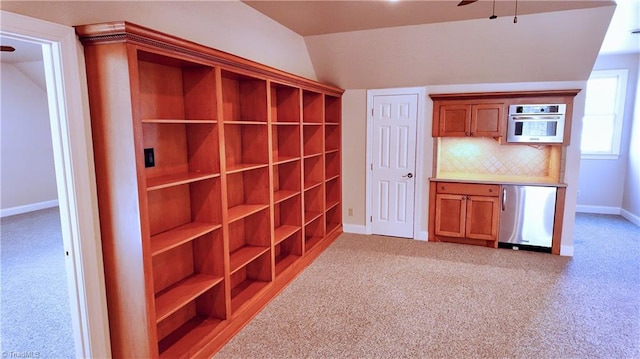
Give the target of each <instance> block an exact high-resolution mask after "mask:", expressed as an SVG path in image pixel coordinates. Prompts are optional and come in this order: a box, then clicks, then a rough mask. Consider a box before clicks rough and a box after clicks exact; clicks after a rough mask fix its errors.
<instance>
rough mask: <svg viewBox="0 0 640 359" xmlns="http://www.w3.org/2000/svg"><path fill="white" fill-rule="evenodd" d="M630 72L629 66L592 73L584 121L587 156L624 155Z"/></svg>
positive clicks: (605, 157)
mask: <svg viewBox="0 0 640 359" xmlns="http://www.w3.org/2000/svg"><path fill="white" fill-rule="evenodd" d="M627 74H628V70H626V69H623V70H602V71H593V72H592V73H591V77H589V81H587V93H586V96H587V98H586V102H585V109H584V119H583V124H582V144H581V146H580V150H581V152H582V158H583V159H617V158H618V156H619V155H620V138H621V137H622V120H623V117H624V100H625V95H626V91H627Z"/></svg>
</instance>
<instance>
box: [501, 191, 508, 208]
mask: <svg viewBox="0 0 640 359" xmlns="http://www.w3.org/2000/svg"><path fill="white" fill-rule="evenodd" d="M506 204H507V189H506V188H504V187H502V211H503V212H504V211H505V210H506Z"/></svg>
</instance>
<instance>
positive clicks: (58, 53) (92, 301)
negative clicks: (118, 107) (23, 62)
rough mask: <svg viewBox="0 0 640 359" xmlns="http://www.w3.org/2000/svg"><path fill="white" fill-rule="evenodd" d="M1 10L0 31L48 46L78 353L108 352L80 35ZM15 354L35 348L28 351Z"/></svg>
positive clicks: (48, 83) (46, 60)
mask: <svg viewBox="0 0 640 359" xmlns="http://www.w3.org/2000/svg"><path fill="white" fill-rule="evenodd" d="M0 15H1V17H2V23H0V37H3V38H5V37H6V38H11V39H14V40H17V41H24V42H29V43H33V44H37V45H39V46H41V49H42V58H43V64H44V72H45V82H46V89H47V91H46V93H47V106H48V113H49V119H50V122H49V123H50V126H51V143H52V147H53V157H54V167H55V177H56V187H57V194H58V205H59V213H60V215H59V217H60V227H61V236H62V240H63V245H64V263H65V267H66V274H67V288H68V291H69V308H70V312H71V322H72V328H73V336H74V345H75V356H76V357H110V354H111V353H110V345H109V331H108V328H109V326H108V320H107V306H106V296H105V289H104V272H103V269H102V250H101V245H100V235H99V226H98V223H99V222H98V211H97V203H96V198H97V196H96V188H95V175H94V171H93V156H92V154H93V152H92V144H91V136H90V130H89V117H88V114H89V112H88V100H87V95H86V90H85V89H86V81H84V66H83V65H82V67H81V65H80V62H81V57H80V56H79V49H80V46H79V42H78V41H77V38H76V35H75V31H74V29H73V28H72V27H68V26H63V25H59V24H55V23H51V22H47V21H42V20H39V19H35V18H31V17H28V16H23V15H19V14H14V13H10V12H7V11H0ZM43 295H46V293H44V294H43ZM5 354H7V355H10V354H11V353H10V352H5ZM45 354H46V353H42V354H41V355H43V356H44V355H45ZM16 355H17V356H33V355H32V353H29V352H26V353H16Z"/></svg>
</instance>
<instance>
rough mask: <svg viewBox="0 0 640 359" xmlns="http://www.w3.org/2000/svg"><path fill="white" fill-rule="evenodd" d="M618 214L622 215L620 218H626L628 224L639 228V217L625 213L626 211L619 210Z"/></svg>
mask: <svg viewBox="0 0 640 359" xmlns="http://www.w3.org/2000/svg"><path fill="white" fill-rule="evenodd" d="M620 212H621V213H620V214H621V215H622V217H624V218H626V219H627V220H628V221H629V222H631V223H633V224H635V225H636V226H638V227H640V216H636V215H635V214H633V213H631V212H629V211H627V210H626V209H621V210H620Z"/></svg>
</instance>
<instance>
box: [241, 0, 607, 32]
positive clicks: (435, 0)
mask: <svg viewBox="0 0 640 359" xmlns="http://www.w3.org/2000/svg"><path fill="white" fill-rule="evenodd" d="M243 2H244V3H245V4H247V5H249V6H251V7H253V8H254V9H256V10H258V11H260V12H261V13H263V14H265V15H267V16H269V17H270V18H272V19H274V20H275V21H277V22H279V23H281V24H282V25H284V26H286V27H288V28H289V29H291V30H293V31H295V32H297V33H298V34H300V35H302V36H309V35H323V34H331V33H338V32H348V31H357V30H369V29H379V28H388V27H396V26H406V25H420V24H432V23H442V22H449V21H461V20H470V19H483V18H489V16H490V15H492V14H493V5H494V4H493V1H492V0H479V1H478V2H476V3H473V4H469V5H465V6H457V4H458V2H459V0H421V1H415V0H413V1H411V0H368V1H367V0H365V1H344V0H257V1H252V0H243ZM612 3H613V2H612V1H607V0H569V1H567V0H564V1H558V0H554V1H541V0H518V2H517V6H518V14H519V15H526V14H536V13H544V12H554V11H563V10H575V9H585V8H591V7H599V6H608V5H611V4H612ZM515 9H516V1H515V0H498V1H496V3H495V14H496V15H497V16H499V17H502V16H508V17H511V18H513V16H514V14H515Z"/></svg>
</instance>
